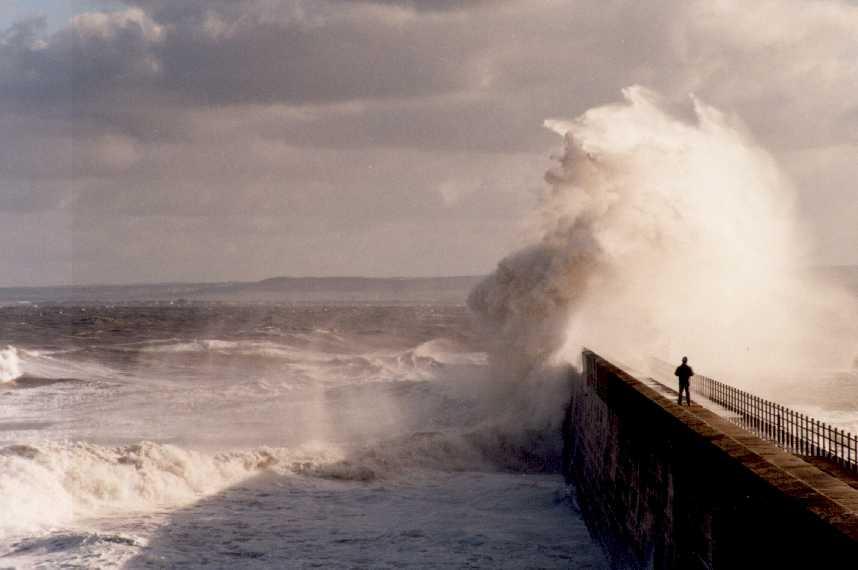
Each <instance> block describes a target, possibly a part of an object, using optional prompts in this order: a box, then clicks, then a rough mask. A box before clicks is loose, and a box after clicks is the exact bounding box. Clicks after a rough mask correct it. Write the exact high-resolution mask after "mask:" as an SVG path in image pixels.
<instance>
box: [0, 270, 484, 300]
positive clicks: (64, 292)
mask: <svg viewBox="0 0 858 570" xmlns="http://www.w3.org/2000/svg"><path fill="white" fill-rule="evenodd" d="M480 279H482V277H480V276H456V277H425V278H422V277H409V278H371V277H272V278H270V279H264V280H262V281H254V282H225V283H163V284H152V285H93V286H78V287H15V288H0V303H7V304H8V303H19V302H31V303H98V302H107V303H126V302H134V301H146V302H154V301H173V302H191V301H226V302H273V303H284V302H285V303H289V302H294V303H308V302H320V303H321V302H331V303H334V302H383V303H396V302H427V303H429V302H436V303H464V302H465V299H466V298H467V295H468V292H469V291H470V290H471V289H472V288H473V287H474V285H476V284H477V283H478V282H479V281H480Z"/></svg>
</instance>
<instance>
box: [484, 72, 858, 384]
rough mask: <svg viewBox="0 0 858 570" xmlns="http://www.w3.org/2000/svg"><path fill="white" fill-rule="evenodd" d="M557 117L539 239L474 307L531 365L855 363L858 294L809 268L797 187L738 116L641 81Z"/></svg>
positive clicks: (730, 372)
mask: <svg viewBox="0 0 858 570" xmlns="http://www.w3.org/2000/svg"><path fill="white" fill-rule="evenodd" d="M624 96H625V102H623V103H620V104H615V105H608V106H604V107H598V108H594V109H591V110H589V111H587V112H586V113H584V114H583V115H581V116H580V117H578V118H576V119H574V120H571V121H561V120H550V121H546V126H547V127H548V128H550V129H551V130H553V131H555V132H556V133H558V134H560V135H561V136H563V141H564V147H563V152H562V154H561V155H560V156H559V157H558V165H557V166H556V167H555V168H553V169H552V170H551V171H549V172H548V174H547V175H546V180H547V182H548V184H549V188H548V191H547V192H546V194H545V196H544V199H543V201H542V204H541V207H540V208H539V211H538V213H537V215H536V216H535V217H534V220H535V221H534V223H533V227H534V229H535V233H536V235H537V238H536V239H535V240H534V243H533V244H532V245H531V246H529V247H528V248H526V249H524V250H522V251H520V252H518V253H516V254H513V255H512V256H510V257H508V258H506V259H505V260H503V261H502V262H501V263H500V265H499V267H498V270H497V271H496V272H495V274H494V275H492V276H490V277H489V278H488V279H487V280H486V281H485V282H484V283H482V284H481V285H480V286H479V287H478V288H477V289H476V290H475V291H474V292H473V294H472V295H471V299H470V305H471V307H472V308H474V309H476V311H477V312H478V313H480V314H481V315H483V316H484V317H485V318H487V319H488V320H489V321H491V322H493V323H494V324H495V326H496V327H497V328H498V329H499V330H501V332H502V336H503V337H504V340H505V342H506V343H507V344H509V343H512V344H513V345H515V346H516V347H517V348H518V350H517V351H516V352H517V353H519V354H523V355H525V356H526V358H525V362H528V363H533V362H538V361H540V360H542V359H545V358H546V357H547V356H549V355H553V356H559V357H562V358H564V359H568V360H571V361H573V362H574V361H575V360H576V359H577V356H576V355H577V353H578V352H579V351H580V348H581V347H582V346H585V345H586V346H590V347H592V348H594V349H596V350H600V351H603V352H606V353H608V354H610V355H615V356H617V357H619V358H621V359H623V360H626V361H631V362H638V363H642V362H645V360H646V358H647V357H648V356H650V355H659V356H662V357H665V358H669V359H671V360H678V358H679V357H680V356H682V355H683V354H687V355H689V356H690V357H691V360H692V362H694V363H695V364H696V366H695V368H697V369H698V370H704V371H706V372H708V373H710V374H713V375H722V376H726V377H730V378H732V379H734V380H737V381H740V382H741V381H750V379H751V378H754V379H760V378H772V377H777V376H779V375H783V374H785V373H791V374H794V373H795V369H796V368H802V369H806V368H812V367H818V366H821V365H825V366H827V367H829V368H830V367H837V366H841V367H848V366H849V365H850V363H851V361H852V358H853V356H854V348H855V346H854V341H855V339H856V338H858V331H856V329H855V326H854V325H853V324H852V323H850V322H848V320H847V318H846V317H847V316H848V315H850V314H855V313H854V309H855V302H854V301H853V300H852V299H851V298H850V297H849V296H848V295H847V294H846V293H845V292H843V291H840V290H837V289H835V288H834V287H833V286H831V285H828V284H823V283H821V282H818V281H815V280H812V279H810V278H809V277H807V276H806V275H805V274H804V273H803V271H802V267H803V266H804V265H805V264H807V263H808V261H809V260H808V254H809V252H810V249H811V247H810V246H811V244H810V242H809V239H808V237H807V233H806V232H805V231H804V228H803V227H802V226H801V224H800V223H799V221H798V219H799V212H797V204H796V196H795V191H794V189H793V188H792V186H791V184H790V183H789V181H788V180H787V179H786V178H785V177H784V175H783V174H782V173H781V171H780V169H779V167H778V165H777V164H776V162H775V160H774V159H773V158H772V157H771V156H770V155H769V154H768V153H767V152H766V151H765V150H764V149H763V148H761V147H760V146H759V145H758V144H756V143H755V142H754V140H753V138H752V137H751V135H750V134H749V133H748V132H747V130H746V129H745V128H744V127H743V126H742V125H741V124H739V123H738V121H737V120H736V119H731V118H728V117H726V116H725V115H723V114H722V113H720V112H719V111H717V110H716V109H714V108H712V107H709V106H707V105H705V104H703V103H701V102H700V101H698V100H696V99H695V100H694V101H693V104H694V105H693V106H694V113H695V117H696V121H695V122H693V123H688V122H684V121H682V120H680V119H678V118H675V117H672V116H670V115H669V114H667V113H666V112H665V111H664V110H663V109H661V108H660V107H659V105H658V99H657V96H656V95H655V94H653V93H651V92H649V91H647V90H645V89H643V88H640V87H631V88H628V89H626V90H624Z"/></svg>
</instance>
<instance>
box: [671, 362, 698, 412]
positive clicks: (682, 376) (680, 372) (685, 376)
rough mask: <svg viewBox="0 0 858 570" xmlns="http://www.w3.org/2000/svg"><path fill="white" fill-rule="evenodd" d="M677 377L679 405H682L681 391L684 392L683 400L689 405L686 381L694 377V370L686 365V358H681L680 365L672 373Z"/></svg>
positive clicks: (689, 395) (689, 396)
mask: <svg viewBox="0 0 858 570" xmlns="http://www.w3.org/2000/svg"><path fill="white" fill-rule="evenodd" d="M674 374H675V375H676V376H678V377H679V405H680V406H681V405H682V391H683V390H685V400H686V401H687V402H688V405H689V406H690V405H691V394H690V393H689V392H688V381H689V380H691V377H692V376H694V370H693V369H692V368H691V367H690V366H689V365H688V357H687V356H683V357H682V364H680V365H679V366H678V367H677V368H676V372H674Z"/></svg>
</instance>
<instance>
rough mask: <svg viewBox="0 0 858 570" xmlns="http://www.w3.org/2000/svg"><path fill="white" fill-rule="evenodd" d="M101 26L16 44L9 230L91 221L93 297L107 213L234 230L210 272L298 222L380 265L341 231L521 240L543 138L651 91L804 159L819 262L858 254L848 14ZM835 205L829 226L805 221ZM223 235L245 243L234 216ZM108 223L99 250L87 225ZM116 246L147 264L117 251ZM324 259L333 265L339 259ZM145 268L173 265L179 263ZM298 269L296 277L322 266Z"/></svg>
mask: <svg viewBox="0 0 858 570" xmlns="http://www.w3.org/2000/svg"><path fill="white" fill-rule="evenodd" d="M104 7H105V8H104V10H102V11H98V10H92V11H89V12H86V13H81V14H78V15H77V16H75V17H74V18H72V19H71V20H70V21H69V22H68V23H67V24H66V25H65V26H62V27H60V28H59V29H56V30H55V31H50V30H49V29H48V28H47V27H46V25H45V21H44V20H43V19H31V20H26V21H22V22H19V23H17V24H15V25H13V26H11V27H9V28H8V29H7V30H5V31H3V32H2V34H0V137H2V140H0V143H2V144H0V211H6V212H10V213H11V212H17V213H19V214H18V215H21V216H23V217H22V218H21V219H22V220H24V219H29V220H31V223H32V225H31V226H27V224H24V222H21V223H20V224H18V225H17V226H16V227H18V228H19V230H21V231H24V232H25V234H26V232H27V230H26V229H22V228H26V227H30V230H29V231H30V232H31V233H32V234H33V235H35V234H36V232H38V231H42V227H41V226H42V225H41V224H37V223H36V222H35V221H33V220H36V219H37V217H38V213H39V212H42V213H45V214H47V213H51V212H54V213H56V212H62V213H63V216H66V217H71V219H73V220H77V223H73V224H70V225H69V224H65V225H62V226H61V228H60V229H57V230H56V231H61V232H71V233H72V234H74V235H78V234H79V233H80V232H81V231H83V230H82V228H83V227H88V228H90V229H89V230H88V233H87V235H89V236H91V237H90V238H87V240H82V241H76V242H75V243H81V244H86V248H88V251H89V252H93V251H97V252H100V253H98V254H94V253H86V254H84V252H83V250H82V249H83V247H84V246H83V245H81V247H80V248H77V249H74V248H73V249H72V250H64V251H66V253H68V255H69V256H71V257H69V258H67V261H68V259H79V260H80V259H83V257H84V256H86V257H87V259H88V260H89V261H88V262H87V263H88V265H87V267H89V268H90V273H91V274H92V275H93V276H94V278H97V277H98V276H99V275H108V274H109V275H110V276H111V278H112V279H114V280H116V279H119V280H121V270H117V269H116V267H118V266H119V264H121V263H122V262H123V261H122V260H123V256H122V255H120V254H119V253H117V251H116V248H115V247H106V246H105V247H104V248H99V247H96V245H97V244H96V242H97V241H98V239H103V240H106V241H110V240H111V238H110V236H111V235H112V234H111V232H113V233H117V232H120V230H119V229H118V228H119V227H120V226H119V225H111V224H106V223H104V222H99V220H104V219H105V218H106V217H108V216H112V217H116V218H117V219H119V220H122V219H125V220H126V221H130V220H132V219H144V218H145V219H146V220H148V221H147V222H146V227H147V228H149V230H150V231H152V232H155V233H157V229H156V228H157V225H158V222H157V220H159V219H160V220H162V222H161V223H163V225H164V227H167V226H168V225H169V224H172V223H174V221H175V223H176V224H179V225H181V223H182V222H181V220H191V219H196V220H202V222H200V223H201V224H202V226H201V227H205V226H206V224H207V223H210V224H213V225H214V226H216V227H220V228H221V229H222V236H221V237H218V236H217V235H211V234H209V233H200V234H199V236H200V245H199V246H198V247H197V249H196V251H197V252H198V255H200V256H201V259H206V260H208V261H207V263H209V264H212V263H217V257H216V253H213V252H212V251H210V250H211V249H212V248H211V247H209V246H210V244H212V243H215V244H217V243H219V242H222V243H223V244H236V243H249V242H246V240H244V238H243V237H242V236H241V235H240V232H242V231H250V230H248V229H247V228H248V227H256V226H254V223H255V222H253V220H257V219H258V220H263V219H265V220H269V221H267V222H265V224H270V223H272V222H271V221H270V220H271V217H272V216H274V217H276V218H277V219H280V220H281V222H282V224H281V230H282V231H280V233H278V234H277V235H278V236H279V237H278V238H277V239H287V240H293V241H295V242H296V243H297V242H302V243H310V242H313V240H315V239H317V237H318V236H314V233H313V232H318V231H332V230H330V228H337V230H336V231H340V232H341V234H342V236H343V241H344V243H345V244H346V245H345V246H344V247H345V250H348V251H351V254H349V255H351V256H362V255H368V253H367V252H366V251H365V250H362V249H359V248H356V246H354V245H353V244H354V243H357V241H358V240H356V239H354V240H353V239H350V237H349V236H352V237H354V236H357V235H358V234H359V233H360V232H368V231H370V228H373V227H379V228H381V227H384V228H389V231H391V232H394V233H395V232H401V234H399V236H398V238H397V237H392V238H391V239H390V243H391V244H392V243H393V242H396V241H397V240H399V241H400V242H402V243H406V242H407V243H411V242H410V241H409V240H411V239H412V234H413V232H422V231H427V230H426V228H427V227H430V226H432V225H433V224H435V225H438V224H441V223H442V222H447V221H449V223H452V224H457V225H456V227H457V228H459V230H460V231H462V232H464V228H466V227H468V226H467V224H468V223H470V224H472V225H473V228H474V232H475V235H477V234H478V233H479V232H480V231H487V230H485V228H487V227H491V228H494V230H495V231H497V232H499V233H498V234H497V235H496V236H495V237H494V238H489V239H494V241H495V242H497V243H501V242H503V243H507V242H509V241H510V240H513V239H515V236H516V235H517V232H518V231H519V229H518V228H519V227H520V220H522V219H523V218H524V217H525V216H526V212H527V210H528V209H529V207H530V204H531V203H532V202H533V195H534V192H533V190H534V188H538V187H539V184H540V176H541V172H542V171H543V170H544V158H545V157H547V154H548V153H549V152H550V149H551V148H553V147H556V145H557V144H558V141H557V140H556V137H554V136H553V135H552V134H551V133H548V132H547V131H545V130H544V129H542V128H541V126H540V125H541V124H542V122H543V120H544V119H546V118H550V117H562V116H567V117H568V116H575V115H577V114H579V113H581V112H583V111H585V110H586V109H587V108H589V107H592V106H595V105H601V104H604V103H605V102H608V101H611V100H616V99H617V98H618V97H619V93H620V90H621V89H622V88H623V87H625V86H627V85H630V84H635V83H637V84H643V85H646V86H648V87H650V88H652V89H654V90H655V91H657V92H659V93H661V94H662V97H663V105H664V107H665V108H667V109H670V110H671V111H672V112H676V113H679V114H688V113H690V112H691V103H690V100H689V98H688V94H689V93H692V92H693V93H696V94H698V95H699V96H700V97H701V98H703V99H704V100H706V101H708V102H710V103H711V104H713V105H715V106H716V107H719V108H723V109H725V110H726V111H727V112H730V113H735V114H736V115H738V116H739V117H741V118H742V119H743V120H744V121H745V123H746V124H747V125H748V128H749V129H751V130H752V131H753V132H754V133H755V134H756V135H757V138H758V139H759V140H761V142H762V144H763V145H764V146H766V147H768V148H772V149H774V150H775V153H776V157H777V158H780V159H782V160H784V161H789V160H791V159H792V158H794V157H796V156H800V157H801V161H800V163H801V165H803V166H802V167H801V168H798V167H796V168H793V169H792V170H793V171H794V173H795V176H797V178H798V182H799V184H800V190H801V194H800V196H799V199H800V200H801V201H804V202H805V203H806V204H807V205H810V206H812V207H807V208H805V211H806V213H807V214H806V215H807V220H806V221H807V222H808V223H809V224H811V225H813V226H815V227H816V228H817V230H818V231H819V233H820V235H821V238H820V240H819V243H820V244H821V249H820V251H819V255H820V259H826V258H831V259H834V258H836V259H838V260H843V259H851V255H852V254H849V253H845V252H848V251H851V250H852V249H854V248H852V247H851V246H852V243H854V242H853V241H850V240H852V239H853V237H854V236H851V234H848V232H842V231H839V230H838V231H835V229H833V228H829V227H828V224H827V216H830V215H833V214H832V213H837V214H838V215H845V214H843V212H853V213H854V202H853V200H852V199H851V197H850V192H851V190H850V189H849V185H848V180H851V179H853V178H854V176H855V175H858V166H856V164H858V163H855V161H854V160H853V161H850V160H848V159H843V158H838V159H837V160H833V159H828V158H827V157H828V156H829V154H830V152H834V151H830V152H829V151H828V150H826V149H833V148H839V149H844V148H846V149H851V148H854V146H853V145H854V144H855V142H856V141H855V132H856V130H855V127H856V119H858V109H856V104H855V103H854V102H853V101H852V98H850V97H849V96H848V94H849V93H850V92H851V88H852V87H854V85H855V84H856V81H858V59H856V58H855V57H854V56H855V50H854V39H853V35H854V34H853V30H854V29H856V27H858V8H856V7H855V6H853V5H850V4H847V3H844V2H840V1H837V0H832V1H815V2H794V1H791V0H764V1H762V2H757V3H754V4H753V5H750V4H747V3H740V2H735V1H728V0H722V1H719V2H704V1H702V0H701V1H694V2H685V1H680V0H654V1H653V2H647V3H639V2H630V1H625V0H612V1H610V2H601V1H600V2H596V1H595V0H586V1H585V0H582V1H572V0H550V1H545V0H503V1H490V0H486V1H480V2H469V3H462V2H452V1H448V0H441V1H435V2H433V1H430V0H425V1H422V0H402V1H394V0H390V1H382V0H377V1H370V0H350V1H333V0H312V1H309V0H229V1H228V0H209V1H203V0H183V1H182V2H174V1H168V0H133V1H132V0H129V1H127V2H125V3H123V4H118V3H116V2H105V3H104ZM813 149H819V150H818V151H814V150H813ZM843 152H844V151H842V150H841V151H838V153H839V154H837V156H841V155H843ZM847 155H848V152H847ZM831 156H834V155H833V154H832V155H831ZM821 195H824V196H825V200H824V207H823V206H819V205H816V206H813V202H814V200H815V199H816V198H815V197H817V196H821ZM23 212H27V214H26V216H25V214H23ZM229 216H242V217H244V218H245V219H247V220H248V225H246V226H242V225H241V224H238V225H223V224H221V222H219V221H218V220H223V219H225V218H227V217H229ZM838 219H840V218H838ZM176 220H178V221H176ZM206 220H208V222H206ZM305 220H312V222H305ZM429 220H432V221H429ZM468 220H470V222H468ZM99 223H104V227H103V231H95V230H94V229H92V225H93V224H96V225H97V224H99ZM118 223H119V222H117V224H118ZM129 223H130V222H129ZM260 223H262V222H260ZM409 223H410V224H413V226H412V227H413V230H408V229H407V224H409ZM22 224H23V225H22ZM486 224H487V225H486ZM263 225H264V224H263ZM194 227H196V226H194ZM69 228H71V229H69ZM284 228H285V229H284ZM478 228H482V229H478ZM189 231H190V230H189ZM379 231H380V230H379ZM349 232H353V233H352V234H350V233H349ZM465 233H466V232H465ZM165 234H167V235H173V234H169V232H165ZM117 235H118V233H117ZM361 235H363V234H361ZM391 235H393V234H391ZM480 235H481V236H482V235H485V234H480ZM93 236H94V237H93ZM99 236H100V237H99ZM141 239H142V238H141ZM73 241H74V240H73ZM385 242H386V240H379V242H378V243H379V244H380V245H379V246H380V247H381V248H382V250H383V249H384V244H385ZM122 243H125V244H126V245H127V246H128V247H129V248H130V247H131V246H130V244H128V242H127V241H124V240H123V239H115V240H113V245H115V244H122ZM254 243H255V245H254V247H263V248H265V247H268V248H270V250H271V251H272V252H274V251H283V252H285V253H283V255H284V256H285V257H284V261H283V266H284V270H285V268H289V267H292V266H293V264H292V263H291V262H290V259H292V258H291V257H289V256H294V255H297V254H295V253H294V251H293V250H288V251H286V250H287V249H288V248H286V249H283V248H282V247H281V246H280V245H278V244H276V243H275V240H273V238H272V241H271V243H270V244H269V245H267V246H266V245H264V244H262V243H261V242H260V243H256V242H254ZM313 243H319V242H313ZM366 243H369V242H366ZM373 243H375V242H373ZM203 244H205V245H203ZM329 245H330V244H329ZM187 247H192V246H191V245H190V244H189V245H188V246H187ZM224 247H225V246H224ZM332 247H333V246H332ZM350 247H351V248H352V249H351V250H350V249H349V248H350ZM367 247H368V246H367ZM389 247H391V248H392V247H393V246H392V245H390V246H389ZM415 247H416V246H415ZM214 249H215V250H216V249H217V247H215V248H214ZM128 251H129V252H130V251H131V250H130V249H129V250H128ZM134 251H136V250H134ZM317 251H319V253H318V255H320V256H322V257H323V258H324V257H325V256H327V257H328V259H330V260H331V264H333V263H334V261H333V260H340V261H342V259H343V256H344V255H346V254H344V253H342V252H341V251H340V252H334V251H330V252H328V251H321V250H318V249H317ZM468 251H470V252H471V253H469V254H468V255H470V256H471V257H467V258H466V259H465V260H463V261H459V260H457V261H453V260H445V258H444V252H440V251H439V252H435V253H433V254H432V255H435V256H436V257H435V258H433V259H431V260H427V263H429V264H430V265H432V266H433V267H439V268H442V267H444V264H445V263H447V264H449V266H450V267H451V268H452V267H453V266H454V265H456V264H458V265H456V266H457V267H460V266H462V265H465V264H467V263H472V264H473V265H474V266H475V267H477V266H479V267H490V266H491V264H492V263H493V262H494V261H495V260H494V259H491V258H487V257H483V256H484V255H487V254H486V250H485V249H480V248H477V247H473V248H471V249H469V250H468ZM287 254H288V255H287ZM147 255H148V254H147ZM151 255H153V256H155V257H156V258H158V259H161V260H162V261H163V262H164V263H163V265H164V266H165V267H166V266H170V264H171V263H172V261H171V259H172V258H171V257H170V256H171V255H172V253H171V252H170V248H163V247H162V248H155V249H154V250H153V251H152V252H151ZM274 255H276V254H274V253H266V254H262V253H260V256H261V257H260V259H261V258H262V257H265V256H274ZM384 258H385V256H384V255H383V252H382V254H381V256H380V259H384ZM295 259H297V258H295ZM302 259H304V258H302ZM396 259H397V261H393V258H391V263H397V264H402V263H405V262H404V261H402V259H404V258H396ZM266 260H267V261H266V262H265V264H264V266H265V267H272V265H271V262H270V259H268V258H266ZM855 261H858V259H855ZM57 263H58V262H57ZM69 263H71V261H68V262H67V263H65V265H57V267H60V266H62V267H68V266H69ZM295 263H297V265H296V266H295V268H296V269H295V270H296V271H299V272H304V273H308V272H311V271H310V269H311V268H318V267H321V266H322V265H324V263H322V262H320V263H321V265H319V264H309V262H308V261H306V259H305V260H304V261H301V262H300V263H298V262H297V261H296V262H295ZM302 264H304V265H302ZM180 265H181V264H177V265H176V266H177V267H178V266H180ZM406 265H407V264H406ZM200 266H201V267H202V266H205V263H203V262H201V265H200ZM304 266H305V267H306V268H307V269H306V270H301V269H300V268H301V267H304ZM260 267H261V266H260ZM366 267H367V268H369V267H370V265H367V266H366ZM403 267H404V266H403ZM156 268H157V263H154V264H153V269H152V271H153V272H155V273H157V269H156ZM369 270H370V269H367V271H369ZM376 270H378V269H377V267H376V266H374V265H373V266H372V271H376ZM117 271H118V272H117ZM255 271H256V270H255V269H252V268H249V267H247V268H244V269H236V274H235V276H236V277H241V276H242V275H244V272H247V273H248V274H249V273H254V272H255ZM439 271H441V272H444V271H443V270H439ZM335 272H338V271H335ZM390 273H405V271H404V270H401V271H397V270H395V269H392V270H391V272H390ZM90 280H92V279H90Z"/></svg>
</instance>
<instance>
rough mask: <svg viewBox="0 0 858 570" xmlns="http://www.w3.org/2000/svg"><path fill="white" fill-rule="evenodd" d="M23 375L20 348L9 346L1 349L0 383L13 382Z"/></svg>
mask: <svg viewBox="0 0 858 570" xmlns="http://www.w3.org/2000/svg"><path fill="white" fill-rule="evenodd" d="M20 376H21V363H20V359H19V358H18V349H16V348H15V347H14V346H7V347H6V348H5V349H3V350H0V384H2V383H4V382H11V381H12V380H15V379H16V378H19V377H20Z"/></svg>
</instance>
